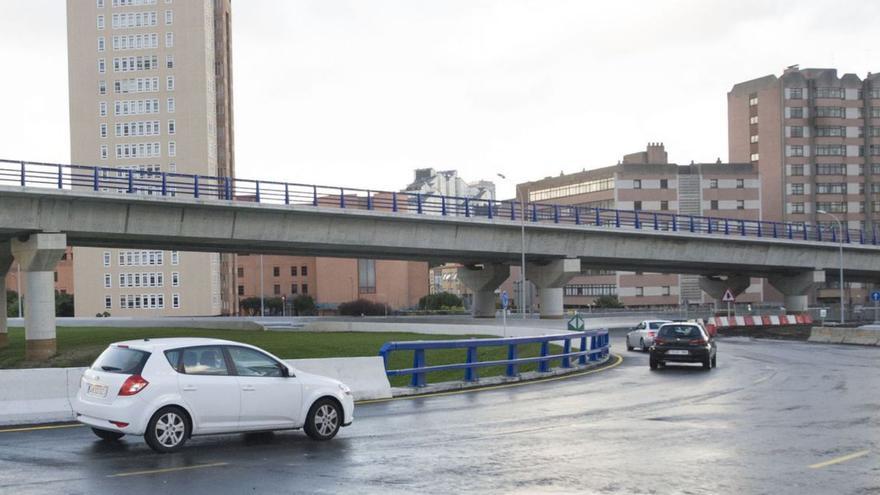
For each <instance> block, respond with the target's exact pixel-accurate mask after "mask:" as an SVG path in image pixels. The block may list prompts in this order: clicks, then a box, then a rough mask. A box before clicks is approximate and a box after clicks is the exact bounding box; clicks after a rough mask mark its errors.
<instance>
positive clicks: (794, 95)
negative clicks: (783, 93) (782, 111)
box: [788, 88, 804, 100]
mask: <svg viewBox="0 0 880 495" xmlns="http://www.w3.org/2000/svg"><path fill="white" fill-rule="evenodd" d="M788 98H789V99H790V100H802V99H804V88H789V90H788Z"/></svg>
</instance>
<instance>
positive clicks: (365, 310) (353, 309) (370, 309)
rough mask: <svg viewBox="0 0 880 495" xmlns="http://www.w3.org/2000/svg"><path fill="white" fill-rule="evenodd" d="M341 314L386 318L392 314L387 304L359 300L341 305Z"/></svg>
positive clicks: (339, 308)
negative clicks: (385, 316)
mask: <svg viewBox="0 0 880 495" xmlns="http://www.w3.org/2000/svg"><path fill="white" fill-rule="evenodd" d="M337 310H338V311H339V314H340V315H343V316H361V315H363V316H384V315H386V314H388V313H390V312H391V308H390V307H389V306H388V305H387V304H383V303H377V302H373V301H368V300H366V299H357V300H355V301H349V302H344V303H342V304H340V305H339V307H338V309H337Z"/></svg>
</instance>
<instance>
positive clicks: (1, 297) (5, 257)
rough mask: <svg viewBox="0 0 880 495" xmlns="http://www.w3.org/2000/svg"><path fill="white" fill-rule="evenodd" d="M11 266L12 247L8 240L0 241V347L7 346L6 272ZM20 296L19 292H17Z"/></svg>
mask: <svg viewBox="0 0 880 495" xmlns="http://www.w3.org/2000/svg"><path fill="white" fill-rule="evenodd" d="M10 266H12V248H11V247H10V244H9V242H0V302H2V305H3V306H2V308H0V349H2V348H4V347H7V346H9V333H8V332H9V329H8V327H7V321H6V274H7V273H9V267H10ZM19 297H21V294H19Z"/></svg>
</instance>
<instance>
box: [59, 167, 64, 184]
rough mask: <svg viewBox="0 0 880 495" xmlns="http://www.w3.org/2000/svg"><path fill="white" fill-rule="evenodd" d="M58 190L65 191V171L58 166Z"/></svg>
mask: <svg viewBox="0 0 880 495" xmlns="http://www.w3.org/2000/svg"><path fill="white" fill-rule="evenodd" d="M58 189H64V170H63V169H62V168H61V165H58Z"/></svg>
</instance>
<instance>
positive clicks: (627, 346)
mask: <svg viewBox="0 0 880 495" xmlns="http://www.w3.org/2000/svg"><path fill="white" fill-rule="evenodd" d="M633 349H634V347H633V346H631V345H629V335H627V336H626V350H628V351H631V350H633Z"/></svg>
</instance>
